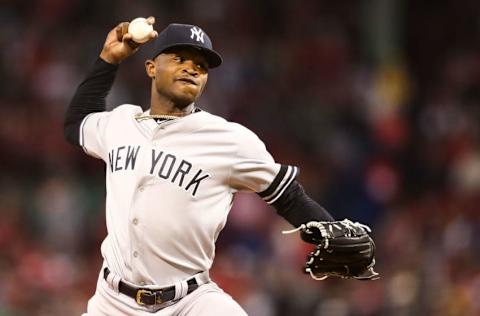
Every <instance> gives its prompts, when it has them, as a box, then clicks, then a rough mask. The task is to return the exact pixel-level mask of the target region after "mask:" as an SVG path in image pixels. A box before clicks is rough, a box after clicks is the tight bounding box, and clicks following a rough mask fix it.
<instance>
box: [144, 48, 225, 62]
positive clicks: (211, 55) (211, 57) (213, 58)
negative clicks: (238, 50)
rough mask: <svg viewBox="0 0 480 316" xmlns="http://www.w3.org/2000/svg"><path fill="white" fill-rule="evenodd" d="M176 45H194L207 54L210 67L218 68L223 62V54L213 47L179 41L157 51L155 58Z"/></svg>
mask: <svg viewBox="0 0 480 316" xmlns="http://www.w3.org/2000/svg"><path fill="white" fill-rule="evenodd" d="M174 47H193V48H196V49H198V50H199V51H200V52H201V53H202V54H203V56H205V58H206V59H207V63H208V68H216V67H218V66H220V65H221V64H222V62H223V59H222V56H220V54H219V53H217V52H216V51H214V50H213V49H208V48H205V47H203V46H199V45H195V44H191V43H179V44H172V45H168V46H165V47H164V48H163V49H162V50H161V51H159V52H157V55H155V56H154V57H153V58H156V57H157V56H158V55H159V54H161V53H163V52H164V51H166V50H167V49H169V48H174Z"/></svg>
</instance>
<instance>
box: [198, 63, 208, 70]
mask: <svg viewBox="0 0 480 316" xmlns="http://www.w3.org/2000/svg"><path fill="white" fill-rule="evenodd" d="M197 67H198V68H200V69H202V70H208V66H207V64H205V63H198V64H197Z"/></svg>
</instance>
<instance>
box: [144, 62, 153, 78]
mask: <svg viewBox="0 0 480 316" xmlns="http://www.w3.org/2000/svg"><path fill="white" fill-rule="evenodd" d="M145 71H146V72H147V76H149V77H150V78H152V79H154V78H155V62H154V61H153V60H151V59H147V60H146V61H145Z"/></svg>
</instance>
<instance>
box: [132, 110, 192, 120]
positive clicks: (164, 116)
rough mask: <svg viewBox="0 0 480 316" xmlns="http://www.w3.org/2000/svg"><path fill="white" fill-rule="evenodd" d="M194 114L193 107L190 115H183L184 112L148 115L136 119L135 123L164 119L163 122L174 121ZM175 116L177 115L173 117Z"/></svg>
mask: <svg viewBox="0 0 480 316" xmlns="http://www.w3.org/2000/svg"><path fill="white" fill-rule="evenodd" d="M193 112H195V107H194V108H193V109H192V111H191V112H190V113H184V112H177V113H171V114H149V115H142V116H138V117H136V120H137V121H143V120H148V119H164V120H175V119H178V118H179V117H183V116H187V115H189V114H192V113H193ZM175 114H178V116H177V115H175Z"/></svg>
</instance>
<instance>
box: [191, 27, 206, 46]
mask: <svg viewBox="0 0 480 316" xmlns="http://www.w3.org/2000/svg"><path fill="white" fill-rule="evenodd" d="M190 31H192V34H191V35H190V38H191V39H193V37H194V36H196V37H197V38H196V39H195V40H196V41H197V42H202V43H205V42H204V41H203V35H204V34H205V33H203V31H202V30H201V29H199V28H197V27H195V26H194V27H192V28H191V29H190Z"/></svg>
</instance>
